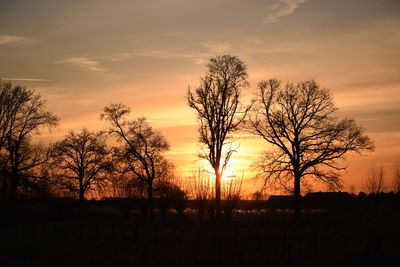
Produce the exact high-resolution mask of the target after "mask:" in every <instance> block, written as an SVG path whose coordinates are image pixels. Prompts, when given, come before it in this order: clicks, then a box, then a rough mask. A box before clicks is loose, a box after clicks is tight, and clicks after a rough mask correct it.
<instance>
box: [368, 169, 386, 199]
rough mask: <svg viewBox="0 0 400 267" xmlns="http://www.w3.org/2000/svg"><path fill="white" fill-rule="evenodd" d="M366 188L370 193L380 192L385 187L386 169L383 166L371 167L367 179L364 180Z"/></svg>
mask: <svg viewBox="0 0 400 267" xmlns="http://www.w3.org/2000/svg"><path fill="white" fill-rule="evenodd" d="M364 189H365V191H366V192H368V193H370V194H379V193H381V192H383V190H384V189H385V170H384V168H383V166H380V167H379V168H376V167H371V169H370V170H369V172H368V176H367V179H366V180H365V181H364Z"/></svg>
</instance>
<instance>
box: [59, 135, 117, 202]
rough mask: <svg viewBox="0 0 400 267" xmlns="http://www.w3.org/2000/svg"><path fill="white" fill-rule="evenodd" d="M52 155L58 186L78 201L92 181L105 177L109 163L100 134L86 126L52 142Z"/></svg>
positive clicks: (88, 188) (109, 168)
mask: <svg viewBox="0 0 400 267" xmlns="http://www.w3.org/2000/svg"><path fill="white" fill-rule="evenodd" d="M53 156H54V165H53V166H54V167H56V168H58V169H60V175H61V178H62V185H61V186H62V187H64V188H67V189H68V190H69V191H71V192H74V193H76V194H77V195H78V197H79V200H80V201H83V200H85V194H86V193H87V192H88V191H89V190H90V189H92V187H93V186H94V184H96V183H100V182H101V181H102V180H104V179H105V174H106V173H107V172H108V171H110V170H111V165H112V160H111V157H110V152H109V150H108V149H107V147H106V144H105V140H104V138H103V137H102V136H100V135H99V134H95V133H93V132H89V131H88V130H87V129H83V130H82V131H81V132H80V133H74V132H70V133H68V134H67V136H66V137H65V138H64V139H63V140H62V141H60V142H58V143H57V144H56V145H55V148H54V151H53Z"/></svg>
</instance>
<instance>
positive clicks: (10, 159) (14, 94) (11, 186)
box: [0, 81, 58, 200]
mask: <svg viewBox="0 0 400 267" xmlns="http://www.w3.org/2000/svg"><path fill="white" fill-rule="evenodd" d="M0 86H1V89H0V151H1V153H2V154H3V157H2V158H3V159H4V160H5V161H6V163H5V165H6V166H7V169H8V173H7V177H8V182H7V183H6V184H7V187H8V198H9V199H11V200H15V199H16V197H17V194H18V187H19V186H20V185H21V177H22V173H24V175H25V176H26V175H27V172H28V170H30V169H32V168H34V167H36V166H38V165H40V164H43V163H44V162H45V161H46V158H43V157H42V155H45V154H46V153H44V150H43V149H42V148H40V146H31V145H30V141H31V138H32V136H33V135H37V134H39V133H40V132H39V130H40V128H41V127H54V126H56V125H57V123H58V118H57V117H56V116H55V115H54V114H53V113H51V112H48V111H47V110H46V105H45V101H44V100H43V99H42V96H41V95H40V94H37V93H35V92H34V91H32V90H28V89H26V88H25V87H21V86H13V85H12V83H10V82H5V81H0ZM42 152H43V153H42ZM39 154H41V156H39Z"/></svg>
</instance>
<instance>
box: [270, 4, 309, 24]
mask: <svg viewBox="0 0 400 267" xmlns="http://www.w3.org/2000/svg"><path fill="white" fill-rule="evenodd" d="M306 1H307V0H278V1H277V2H276V3H275V4H273V5H272V6H270V7H269V14H268V15H267V17H266V18H265V19H264V22H266V23H275V22H278V21H279V19H280V18H282V17H285V16H288V15H290V14H292V13H293V12H294V11H295V10H296V9H297V8H298V7H299V6H300V5H301V4H303V3H304V2H306Z"/></svg>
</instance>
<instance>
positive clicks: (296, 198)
mask: <svg viewBox="0 0 400 267" xmlns="http://www.w3.org/2000/svg"><path fill="white" fill-rule="evenodd" d="M300 202H301V195H300V176H299V175H297V174H295V176H294V191H293V215H294V220H295V221H296V222H299V221H301V220H302V217H301V203H300Z"/></svg>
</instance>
